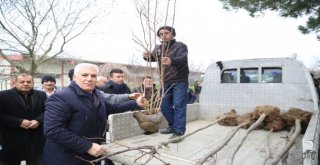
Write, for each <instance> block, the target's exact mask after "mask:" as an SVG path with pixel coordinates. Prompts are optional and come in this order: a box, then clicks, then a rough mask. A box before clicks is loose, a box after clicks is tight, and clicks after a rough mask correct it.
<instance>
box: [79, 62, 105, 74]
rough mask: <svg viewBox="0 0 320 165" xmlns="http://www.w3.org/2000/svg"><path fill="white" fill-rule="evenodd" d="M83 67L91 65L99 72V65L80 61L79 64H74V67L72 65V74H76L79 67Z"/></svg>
mask: <svg viewBox="0 0 320 165" xmlns="http://www.w3.org/2000/svg"><path fill="white" fill-rule="evenodd" d="M83 67H93V68H95V69H96V70H97V73H99V67H98V66H97V65H96V64H91V63H80V64H78V65H76V67H74V75H75V74H78V73H79V71H80V68H83Z"/></svg>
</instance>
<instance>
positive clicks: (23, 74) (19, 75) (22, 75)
mask: <svg viewBox="0 0 320 165" xmlns="http://www.w3.org/2000/svg"><path fill="white" fill-rule="evenodd" d="M18 77H31V78H32V79H33V76H32V75H31V74H29V73H19V74H18V75H17V76H16V77H15V79H14V81H15V82H16V81H17V79H18ZM32 81H33V80H32Z"/></svg>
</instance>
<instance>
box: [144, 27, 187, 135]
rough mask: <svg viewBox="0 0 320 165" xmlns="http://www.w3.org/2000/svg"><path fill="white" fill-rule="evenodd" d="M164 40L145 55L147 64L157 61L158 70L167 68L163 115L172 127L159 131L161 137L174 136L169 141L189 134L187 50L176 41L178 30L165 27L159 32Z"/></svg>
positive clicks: (164, 77) (164, 76)
mask: <svg viewBox="0 0 320 165" xmlns="http://www.w3.org/2000/svg"><path fill="white" fill-rule="evenodd" d="M157 35H158V37H160V39H161V40H162V42H161V45H157V46H156V47H155V48H154V50H153V51H152V52H151V53H150V52H145V53H144V55H143V58H144V59H145V60H146V61H157V62H158V63H159V69H161V68H162V67H164V75H163V80H164V92H165V95H164V96H163V100H162V104H161V111H162V113H163V115H164V117H165V118H166V119H167V121H168V123H169V127H168V128H166V129H162V130H160V133H162V134H171V133H173V135H172V136H171V137H170V138H175V137H178V136H182V135H183V134H184V133H185V131H186V107H187V91H188V86H189V83H188V75H189V67H188V48H187V46H186V45H185V44H184V43H182V42H178V41H176V40H175V39H174V37H175V36H176V32H175V29H174V28H173V27H170V26H162V27H160V28H159V30H158V31H157Z"/></svg>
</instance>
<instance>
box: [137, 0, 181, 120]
mask: <svg viewBox="0 0 320 165" xmlns="http://www.w3.org/2000/svg"><path fill="white" fill-rule="evenodd" d="M135 7H136V11H137V13H138V17H139V21H140V27H141V28H140V30H141V31H140V33H138V32H136V33H133V38H132V39H133V41H134V42H135V43H136V44H137V45H138V46H139V47H140V49H142V50H143V51H149V52H151V51H152V49H153V48H154V47H155V45H156V44H157V42H158V41H159V39H158V37H157V28H159V26H163V25H170V26H174V19H175V9H176V0H172V1H171V0H168V1H165V3H164V2H163V1H158V0H143V1H137V0H136V1H135ZM141 36H142V37H141ZM163 51H164V52H166V51H168V50H163ZM162 54H165V53H162ZM145 65H146V66H147V70H146V72H145V74H146V75H148V76H151V77H153V78H154V77H159V84H158V86H157V87H158V90H157V91H158V93H155V94H153V95H154V97H156V99H154V100H156V102H151V103H150V105H149V106H148V107H147V108H146V111H147V113H148V114H154V113H157V111H158V110H159V109H160V105H161V100H162V99H161V95H160V93H165V91H160V90H161V89H163V78H164V77H165V73H164V69H163V67H162V68H161V67H160V66H159V64H158V65H157V67H158V68H161V69H160V70H159V71H158V75H157V76H154V75H152V73H153V72H152V67H153V65H152V63H151V61H146V64H145Z"/></svg>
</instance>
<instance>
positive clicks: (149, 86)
mask: <svg viewBox="0 0 320 165" xmlns="http://www.w3.org/2000/svg"><path fill="white" fill-rule="evenodd" d="M132 92H134V93H140V94H143V95H144V97H145V98H146V99H147V100H151V98H154V97H155V96H156V94H157V89H156V87H155V84H154V83H153V80H152V78H151V76H145V77H143V80H142V83H141V85H140V86H139V87H136V88H134V89H133V90H132Z"/></svg>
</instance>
